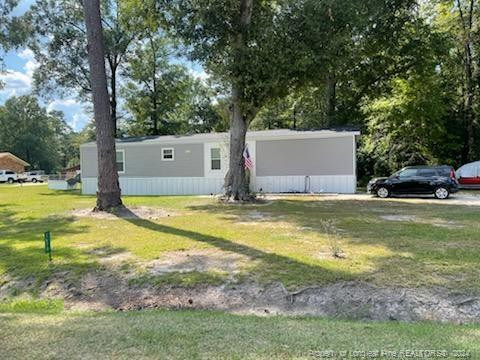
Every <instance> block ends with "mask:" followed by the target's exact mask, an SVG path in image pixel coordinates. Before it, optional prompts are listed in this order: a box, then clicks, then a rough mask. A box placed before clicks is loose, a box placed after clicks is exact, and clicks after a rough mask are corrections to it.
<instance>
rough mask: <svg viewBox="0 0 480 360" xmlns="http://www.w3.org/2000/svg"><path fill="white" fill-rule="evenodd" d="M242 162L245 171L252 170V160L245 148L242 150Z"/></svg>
mask: <svg viewBox="0 0 480 360" xmlns="http://www.w3.org/2000/svg"><path fill="white" fill-rule="evenodd" d="M243 160H244V162H245V169H248V170H250V171H251V170H252V169H253V160H252V158H251V157H250V151H248V147H246V146H245V150H243Z"/></svg>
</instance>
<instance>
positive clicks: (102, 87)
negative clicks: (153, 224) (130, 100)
mask: <svg viewBox="0 0 480 360" xmlns="http://www.w3.org/2000/svg"><path fill="white" fill-rule="evenodd" d="M83 7H84V11H85V25H86V29H87V43H88V61H89V64H90V83H91V86H92V99H93V111H94V114H95V124H96V137H97V152H98V192H97V207H96V210H98V211H111V210H112V209H113V208H115V207H118V206H121V205H122V200H121V197H120V186H119V183H118V172H117V169H116V151H115V137H114V133H115V131H114V128H113V127H114V124H113V122H112V121H111V113H110V104H109V96H108V91H107V75H106V72H105V57H104V56H105V50H104V42H103V41H104V40H103V32H102V19H101V16H100V3H99V0H84V4H83Z"/></svg>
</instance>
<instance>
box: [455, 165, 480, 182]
mask: <svg viewBox="0 0 480 360" xmlns="http://www.w3.org/2000/svg"><path fill="white" fill-rule="evenodd" d="M457 178H458V182H459V183H460V186H461V187H463V188H480V161H476V162H473V163H470V164H465V165H463V166H462V167H461V168H460V169H458V170H457Z"/></svg>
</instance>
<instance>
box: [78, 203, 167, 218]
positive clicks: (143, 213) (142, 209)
mask: <svg viewBox="0 0 480 360" xmlns="http://www.w3.org/2000/svg"><path fill="white" fill-rule="evenodd" d="M71 215H73V216H76V217H88V218H93V219H101V220H118V219H143V220H156V219H160V218H164V217H170V216H176V214H175V213H174V212H173V211H170V210H165V209H160V208H152V207H148V206H137V207H129V208H126V207H121V208H119V209H116V210H115V211H114V212H113V213H109V212H104V211H93V210H92V209H78V210H73V211H72V212H71Z"/></svg>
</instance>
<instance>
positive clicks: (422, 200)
mask: <svg viewBox="0 0 480 360" xmlns="http://www.w3.org/2000/svg"><path fill="white" fill-rule="evenodd" d="M298 196H305V197H314V198H315V197H317V198H321V200H330V201H352V200H353V201H355V200H359V201H396V202H400V203H407V204H436V205H465V206H480V192H466V191H461V192H459V193H457V194H452V195H450V197H449V198H448V199H446V200H438V199H435V198H434V197H433V196H396V197H391V198H388V199H380V198H378V197H374V196H373V195H370V194H366V193H357V194H325V195H318V194H315V195H306V194H292V195H288V194H285V195H283V194H282V195H267V196H266V199H269V200H278V199H287V198H291V197H298Z"/></svg>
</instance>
